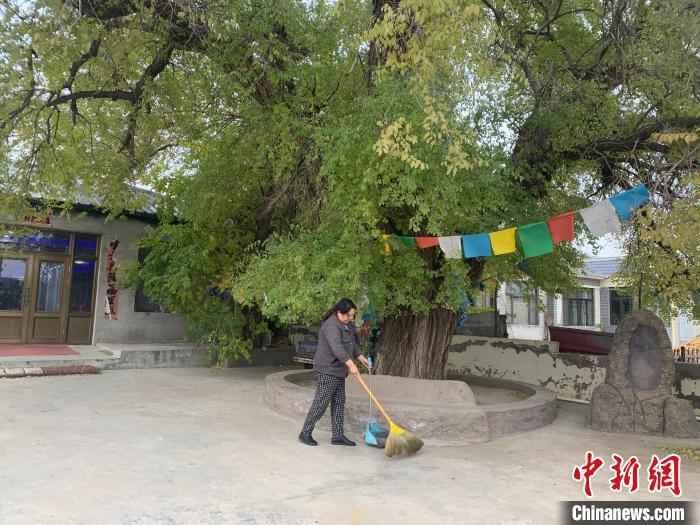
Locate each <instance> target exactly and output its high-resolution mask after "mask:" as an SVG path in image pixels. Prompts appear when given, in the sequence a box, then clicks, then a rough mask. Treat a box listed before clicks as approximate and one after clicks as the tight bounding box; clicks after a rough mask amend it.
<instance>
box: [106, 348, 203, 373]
mask: <svg viewBox="0 0 700 525" xmlns="http://www.w3.org/2000/svg"><path fill="white" fill-rule="evenodd" d="M97 346H98V347H99V348H102V349H104V350H107V351H109V352H111V353H112V355H113V357H114V359H112V360H110V361H108V362H105V363H104V369H105V370H117V369H118V370H124V369H133V368H191V367H205V366H209V365H210V364H211V358H210V356H209V352H208V350H207V349H206V348H200V347H196V346H193V345H191V344H172V345H117V344H106V343H102V344H98V345H97Z"/></svg>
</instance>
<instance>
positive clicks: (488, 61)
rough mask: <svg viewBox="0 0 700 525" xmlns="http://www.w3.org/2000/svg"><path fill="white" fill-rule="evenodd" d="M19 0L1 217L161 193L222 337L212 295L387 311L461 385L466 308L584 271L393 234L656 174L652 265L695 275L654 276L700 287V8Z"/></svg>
mask: <svg viewBox="0 0 700 525" xmlns="http://www.w3.org/2000/svg"><path fill="white" fill-rule="evenodd" d="M1 5H2V7H0V10H1V12H2V15H3V22H4V23H3V25H2V29H0V39H1V42H2V45H1V47H2V50H3V51H2V54H0V76H1V78H2V80H3V83H4V84H5V85H6V86H7V88H6V90H5V91H4V92H3V93H2V94H0V130H1V132H2V134H3V135H2V138H3V146H2V148H3V149H2V152H3V157H2V163H1V166H2V168H3V172H2V188H3V190H4V191H3V193H2V198H3V203H2V204H3V205H4V206H5V208H7V209H13V210H15V212H16V213H19V212H21V211H22V210H23V209H24V207H25V206H26V205H27V203H28V202H30V201H31V197H32V196H34V195H36V194H42V195H44V196H47V195H48V196H51V197H55V198H56V199H57V200H61V201H64V202H67V203H70V201H71V200H72V199H74V198H75V195H76V193H78V192H81V191H82V192H84V191H89V192H90V193H92V194H93V195H95V196H97V197H99V198H101V199H102V202H103V203H104V205H105V207H106V208H107V209H109V210H111V211H113V212H114V213H118V212H119V211H121V210H122V209H124V208H129V207H134V206H138V204H139V202H138V194H134V193H133V192H132V191H131V188H132V187H133V185H134V184H138V183H141V184H147V185H150V186H152V187H154V188H155V189H157V190H158V192H159V194H160V195H161V196H162V198H161V202H160V206H161V210H162V216H163V217H164V218H165V219H167V218H168V217H173V216H174V215H177V217H178V221H177V222H176V223H173V224H164V225H163V226H162V227H161V228H160V229H158V230H156V231H154V232H153V235H152V236H151V237H150V240H149V241H148V242H149V243H150V244H151V245H152V247H153V251H152V256H151V257H149V259H148V260H147V263H146V267H145V269H144V271H143V272H142V273H143V275H144V278H145V280H146V285H147V291H149V292H150V293H151V295H154V296H155V297H156V298H158V299H159V300H161V301H164V302H166V303H168V304H169V305H170V306H171V308H173V309H175V310H178V311H182V312H185V313H187V314H188V315H189V316H190V318H192V319H195V320H197V321H199V322H200V325H202V324H203V325H204V326H207V324H206V322H203V321H202V320H203V319H212V318H213V319H216V320H217V322H215V323H214V327H213V328H212V329H215V330H220V331H221V333H222V334H224V335H225V334H226V333H227V330H229V331H232V333H234V339H235V338H236V337H237V336H235V331H236V330H239V329H240V325H239V324H238V323H234V324H233V325H231V324H230V323H228V324H227V323H226V322H225V319H226V318H227V316H230V315H231V310H230V309H223V310H222V309H221V308H220V307H219V306H214V305H216V304H217V303H216V302H215V301H218V299H216V300H215V299H207V300H202V297H203V296H204V291H205V289H207V288H211V287H213V286H216V287H217V288H218V289H228V290H231V293H232V297H233V299H235V301H234V304H235V305H236V307H235V309H236V310H237V311H240V307H241V306H242V307H243V311H244V312H246V313H247V314H249V316H250V317H252V318H254V319H256V320H259V318H260V314H264V315H265V316H267V317H268V318H271V319H276V320H280V321H283V322H299V321H303V322H313V321H315V320H317V319H318V318H319V316H320V315H321V314H322V312H323V311H324V310H325V309H326V308H327V307H328V306H329V305H330V304H332V303H333V302H334V300H336V299H337V298H339V297H340V296H345V295H349V296H352V297H356V298H358V300H361V301H363V302H368V301H369V302H371V303H372V304H373V305H374V307H375V309H377V310H378V311H379V312H380V313H381V315H382V317H383V319H384V330H383V338H382V341H381V345H382V362H381V367H382V369H383V370H384V371H385V372H387V373H391V374H398V375H408V376H416V377H441V376H442V374H443V371H444V365H445V362H446V357H447V346H448V342H449V338H450V336H451V332H452V326H453V324H454V323H453V322H454V316H455V314H454V312H455V309H456V308H457V306H458V305H459V304H460V303H461V302H462V300H463V297H464V294H465V293H470V292H471V291H472V290H474V289H475V288H478V287H479V286H480V284H481V283H483V282H486V281H487V280H490V279H492V278H496V279H525V278H527V279H528V280H529V282H530V283H531V284H532V285H534V286H539V287H541V288H544V289H546V290H550V291H558V290H561V289H562V288H563V287H566V286H570V285H571V284H572V275H573V273H574V271H575V269H576V266H577V263H579V262H580V255H579V254H578V253H577V252H576V250H575V249H574V248H573V247H571V246H559V247H557V249H556V251H555V253H554V254H552V255H548V256H544V257H541V258H538V259H531V260H528V261H527V262H526V264H523V261H521V260H520V259H519V258H518V256H516V255H513V256H502V257H498V258H489V259H471V260H468V261H462V260H446V259H445V258H444V257H443V255H442V254H441V252H440V250H439V249H436V248H433V249H429V250H422V251H416V250H415V249H413V248H404V247H402V246H401V245H399V244H395V245H393V246H392V250H391V251H392V253H391V255H387V254H386V253H385V248H384V246H383V242H382V239H383V235H386V234H397V235H454V234H462V233H475V232H487V231H492V230H494V229H497V228H500V227H504V226H510V225H516V224H523V223H527V222H534V221H539V220H543V219H545V218H547V217H548V216H550V215H552V214H555V213H557V212H561V211H568V210H570V209H575V208H577V207H581V206H583V205H585V203H586V202H588V200H589V199H591V198H597V197H600V196H605V195H606V194H609V193H611V192H615V191H617V190H619V189H624V188H627V187H629V186H631V185H633V184H636V183H639V182H644V183H646V184H647V185H648V186H649V187H650V189H651V190H652V192H653V195H654V207H653V208H652V209H650V210H649V211H648V212H647V215H646V216H645V217H640V220H639V222H637V223H635V227H634V228H632V229H630V231H629V232H628V233H627V234H628V235H629V237H630V239H631V241H630V247H631V250H630V251H631V257H630V261H633V260H643V259H642V255H643V256H644V257H651V258H652V260H656V261H660V260H662V259H663V258H665V259H663V260H672V261H673V266H671V265H670V264H662V265H657V266H654V265H652V267H651V268H650V269H649V270H648V275H647V277H646V279H647V280H648V281H651V282H654V283H661V282H662V281H659V280H658V279H656V275H657V274H658V275H661V272H663V275H664V276H665V279H664V281H663V283H665V284H659V285H658V288H659V290H658V294H657V296H659V294H660V295H661V296H663V295H664V294H665V293H666V295H667V296H668V298H669V299H671V298H672V299H674V300H675V302H676V303H678V300H677V298H678V297H681V296H683V297H689V296H690V293H689V292H690V291H692V290H694V289H696V288H698V287H699V286H698V282H697V280H698V263H697V261H698V260H699V259H698V258H697V257H693V254H694V253H697V242H696V241H694V240H693V239H692V236H689V235H686V234H685V233H683V232H684V231H685V230H684V226H683V225H682V224H681V225H679V222H680V221H679V217H680V218H683V217H685V216H686V215H687V214H688V213H690V211H692V210H695V209H696V208H694V207H693V206H695V207H696V204H697V201H696V199H697V194H696V193H695V191H696V190H694V189H693V188H696V187H697V186H696V184H694V183H693V179H692V173H693V172H694V170H696V169H697V162H698V155H697V144H698V142H697V140H698V138H697V136H695V135H694V134H693V131H694V130H695V129H697V128H698V126H699V125H700V99H699V93H700V67H699V64H698V49H697V42H698V41H700V38H698V37H699V36H700V35H698V31H699V24H700V13H698V8H697V7H696V6H695V4H694V3H683V2H677V1H667V2H645V1H632V0H615V1H613V0H588V1H586V0H583V1H582V0H576V1H573V0H569V1H565V0H533V1H515V0H512V1H510V0H499V1H495V0H494V1H486V0H483V1H477V0H443V1H441V2H434V1H431V0H401V1H399V0H392V1H388V0H373V1H371V2H369V1H361V0H343V1H337V2H330V1H329V2H324V1H316V2H302V1H301V0H278V1H274V0H247V1H240V0H218V1H213V2H198V1H196V0H140V1H133V2H132V1H129V2H111V1H107V0H81V1H80V2H78V1H63V2H61V1H58V0H56V1H48V0H44V1H35V2H27V1H19V0H18V1H5V2H3V3H2V4H1ZM688 198H693V199H695V200H692V201H689V200H688ZM683 199H686V200H683ZM689 207H690V210H689ZM693 217H694V215H693ZM697 219H698V218H697V217H694V219H693V220H694V221H696V222H697ZM674 228H675V229H674ZM662 231H669V232H673V233H670V234H669V235H670V236H671V237H672V238H673V241H669V239H668V235H667V236H663V235H660V234H659V232H662ZM581 233H585V232H581ZM681 242H682V243H683V244H682V245H679V243H681ZM183 254H186V255H183ZM635 257H636V259H635ZM632 266H633V265H632V264H630V267H632ZM671 267H672V268H673V273H672V274H669V273H668V271H669V270H668V268H671ZM654 268H656V269H654ZM655 272H656V273H655ZM631 274H632V277H634V276H635V275H636V273H635V272H631ZM690 304H692V302H688V301H685V302H684V303H683V305H684V306H688V305H690ZM253 331H254V330H253ZM249 332H250V330H249ZM224 338H225V337H224ZM215 339H216V338H215ZM217 340H220V338H219V339H217ZM234 347H235V345H234Z"/></svg>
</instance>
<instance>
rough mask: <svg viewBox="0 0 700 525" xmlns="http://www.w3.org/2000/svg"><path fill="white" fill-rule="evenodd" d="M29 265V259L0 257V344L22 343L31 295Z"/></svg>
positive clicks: (5, 255) (9, 256)
mask: <svg viewBox="0 0 700 525" xmlns="http://www.w3.org/2000/svg"><path fill="white" fill-rule="evenodd" d="M30 263H31V258H29V257H21V256H19V255H18V256H14V255H10V254H3V256H2V257H0V343H21V342H23V341H24V338H25V334H26V321H27V312H28V310H29V296H30V293H31V288H30V281H31V280H30V279H29V276H30V275H31V264H30Z"/></svg>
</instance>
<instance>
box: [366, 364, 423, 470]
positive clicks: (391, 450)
mask: <svg viewBox="0 0 700 525" xmlns="http://www.w3.org/2000/svg"><path fill="white" fill-rule="evenodd" d="M355 377H356V378H357V380H358V381H359V382H360V384H361V385H362V388H364V389H365V390H366V391H367V394H368V395H369V398H370V399H371V400H372V401H374V404H375V405H377V408H378V409H379V411H380V412H381V413H382V415H383V416H384V418H385V419H386V422H387V423H389V436H388V437H387V438H386V445H385V446H384V454H385V455H386V456H387V457H389V458H390V457H392V456H399V455H401V454H406V455H407V456H408V455H410V454H415V453H416V452H418V451H419V450H420V449H421V448H423V441H422V440H421V439H420V438H419V437H418V436H415V435H414V434H412V433H411V432H409V431H408V430H406V429H405V428H401V427H400V426H399V425H397V424H396V423H394V422H393V421H392V419H391V418H390V417H389V414H387V413H386V410H384V407H383V406H382V405H381V403H380V402H379V400H378V399H377V398H376V397H374V394H373V393H372V391H371V390H370V389H369V387H368V386H367V385H366V384H365V382H364V380H363V379H362V377H361V376H360V374H357V375H356V376H355Z"/></svg>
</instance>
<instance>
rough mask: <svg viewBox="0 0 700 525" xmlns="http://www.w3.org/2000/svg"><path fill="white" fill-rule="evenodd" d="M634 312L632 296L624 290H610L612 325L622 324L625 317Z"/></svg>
mask: <svg viewBox="0 0 700 525" xmlns="http://www.w3.org/2000/svg"><path fill="white" fill-rule="evenodd" d="M632 310H633V299H632V296H631V295H630V294H629V293H627V292H625V291H624V290H615V289H611V290H610V324H611V325H613V326H618V325H620V324H622V320H623V319H624V318H625V316H626V315H627V314H628V313H630V312H631V311H632Z"/></svg>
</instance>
